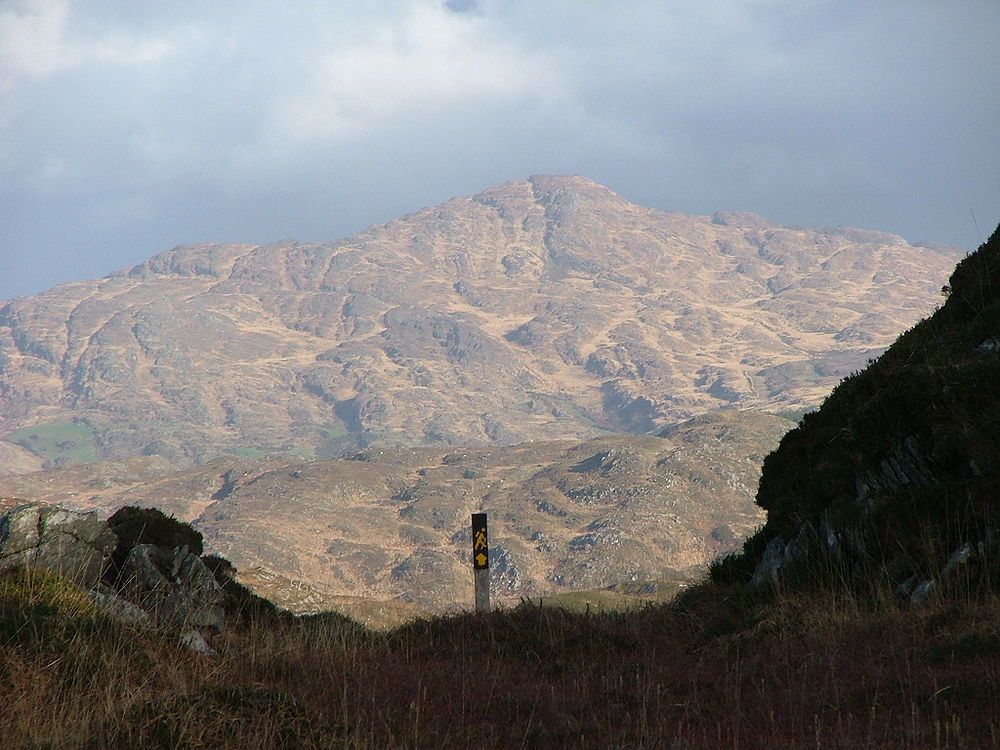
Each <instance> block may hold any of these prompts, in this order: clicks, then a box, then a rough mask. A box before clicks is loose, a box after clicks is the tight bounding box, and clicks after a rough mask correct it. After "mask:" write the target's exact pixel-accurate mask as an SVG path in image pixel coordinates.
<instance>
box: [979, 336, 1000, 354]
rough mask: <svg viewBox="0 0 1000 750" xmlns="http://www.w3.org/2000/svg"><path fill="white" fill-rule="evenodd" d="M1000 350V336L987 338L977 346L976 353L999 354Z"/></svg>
mask: <svg viewBox="0 0 1000 750" xmlns="http://www.w3.org/2000/svg"><path fill="white" fill-rule="evenodd" d="M998 352H1000V338H992V339H986V340H985V341H984V342H983V343H981V344H980V345H979V346H977V347H976V354H980V355H986V354H997V353H998Z"/></svg>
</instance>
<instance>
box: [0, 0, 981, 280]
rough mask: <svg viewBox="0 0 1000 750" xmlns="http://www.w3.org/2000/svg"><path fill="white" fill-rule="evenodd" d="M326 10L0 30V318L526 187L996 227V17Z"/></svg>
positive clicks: (769, 2) (655, 8)
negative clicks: (221, 253)
mask: <svg viewBox="0 0 1000 750" xmlns="http://www.w3.org/2000/svg"><path fill="white" fill-rule="evenodd" d="M330 5H331V6H332V7H329V6H328V5H327V4H314V3H294V2H293V3H287V4H283V5H282V7H281V10H275V6H274V5H273V4H270V3H263V2H250V3H235V2H219V3H213V4H212V5H211V6H204V5H203V4H200V3H194V2H188V1H186V0H185V1H183V2H177V3H171V4H169V5H167V6H163V7H157V8H155V9H152V6H145V5H142V4H125V5H116V6H114V8H111V6H109V5H108V4H106V3H102V2H99V1H98V0H92V2H84V1H81V2H76V3H69V2H65V1H63V2H60V0H46V1H45V2H40V1H30V0H25V1H22V2H19V3H11V4H6V5H0V205H2V206H3V209H2V210H0V298H4V297H9V296H14V295H17V294H23V293H30V292H33V291H37V290H39V289H42V288H44V287H46V286H49V285H51V284H53V283H56V282H58V281H62V280H70V279H75V278H82V277H91V276H96V275H102V274H104V273H106V272H108V271H110V270H112V269H114V268H116V267H120V266H124V265H128V264H131V263H136V262H139V261H141V260H143V259H144V258H145V257H147V256H148V255H150V254H152V253H154V252H157V251H159V250H162V249H164V248H167V247H170V246H172V245H174V244H178V243H182V242H195V241H203V240H208V241H227V240H232V241H249V242H267V241H270V240H273V239H277V238H283V237H297V238H300V239H311V240H323V239H331V238H335V237H338V236H344V235H346V234H350V233H352V232H355V231H357V230H359V229H361V228H363V227H364V226H365V225H367V224H369V223H373V222H381V221H385V220H388V219H390V218H392V217H394V216H396V215H399V214H401V213H404V212H407V211H411V210H414V209H416V208H419V207H421V206H423V205H429V204H432V203H435V202H438V201H440V200H444V199H447V198H448V197H451V196H453V195H458V194H463V193H469V192H475V191H477V190H480V189H482V188H484V187H486V186H488V185H491V184H494V183H497V182H500V181H502V180H505V179H511V178H520V177H524V176H527V175H529V174H533V173H544V172H555V173H576V174H584V175H586V176H589V177H591V178H593V179H596V180H598V181H601V182H604V183H605V184H608V185H610V186H611V187H613V188H614V189H616V190H618V191H619V192H620V193H622V194H623V195H625V196H626V197H628V198H630V199H633V200H636V201H639V202H642V203H645V204H647V205H652V206H657V207H660V208H665V209H670V210H681V211H687V212H693V213H711V212H712V211H715V210H717V209H749V210H753V211H757V212H759V213H762V214H764V215H766V216H769V217H771V218H773V219H775V220H777V221H781V222H784V223H789V224H852V225H856V226H867V227H874V228H879V229H886V230H890V231H895V232H898V233H900V234H902V235H904V236H906V237H907V238H909V239H911V240H917V241H921V240H926V241H933V242H941V243H950V244H956V245H960V246H964V247H967V248H968V247H972V246H974V245H975V244H976V243H977V242H978V240H979V237H978V235H977V233H976V230H975V227H974V225H973V223H972V219H971V215H970V210H972V211H975V213H976V216H977V218H978V220H979V223H980V226H981V228H982V231H983V232H984V233H985V232H987V231H989V230H990V229H992V226H993V225H994V224H995V222H997V221H998V220H1000V169H998V167H1000V164H998V161H1000V156H998V153H997V150H996V147H995V146H996V143H997V142H998V140H1000V138H998V135H1000V126H998V123H1000V94H998V92H1000V80H998V79H1000V66H998V65H997V63H996V61H995V49H994V47H995V45H994V40H995V38H996V37H997V32H998V31H1000V4H996V3H992V2H981V3H978V2H964V3H953V4H948V5H943V4H934V3H923V2H915V3H906V4H901V3H893V2H890V3H854V2H850V3H839V2H837V3H833V2H820V1H818V0H812V1H806V2H801V1H799V0H795V1H793V0H787V1H783V0H758V1H757V2H741V1H737V0H732V2H722V1H721V0H720V1H707V2H704V3H670V4H667V3H662V2H654V1H653V0H648V1H647V0H634V1H633V2H629V3H611V2H606V3H604V2H586V3H584V2H569V1H568V0H566V1H558V2H552V3H537V2H529V1H528V0H508V1H505V2H500V1H499V0H496V1H495V2H490V1H489V0H483V1H482V2H479V3H475V4H473V3H471V2H468V1H467V0H466V1H465V2H462V1H461V0H452V2H448V3H445V4H442V3H441V2H440V0H406V1H405V2H401V1H400V0H382V1H375V2H372V3H366V4H365V7H364V8H363V9H356V8H354V7H352V4H346V3H345V4H330ZM206 7H207V8H208V9H207V10H206ZM470 10H474V11H475V12H469V11H470Z"/></svg>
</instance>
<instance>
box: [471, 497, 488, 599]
mask: <svg viewBox="0 0 1000 750" xmlns="http://www.w3.org/2000/svg"><path fill="white" fill-rule="evenodd" d="M472 569H473V571H474V574H475V579H476V612H489V611H490V541H489V532H488V531H487V527H486V514H485V513H473V514H472Z"/></svg>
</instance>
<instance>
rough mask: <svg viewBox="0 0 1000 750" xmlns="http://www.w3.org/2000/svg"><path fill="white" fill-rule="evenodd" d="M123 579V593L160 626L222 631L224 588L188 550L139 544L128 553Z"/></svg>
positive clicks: (123, 568)
mask: <svg viewBox="0 0 1000 750" xmlns="http://www.w3.org/2000/svg"><path fill="white" fill-rule="evenodd" d="M120 576H121V577H120V582H119V585H120V589H119V590H120V592H121V593H122V594H123V595H124V596H126V597H127V598H128V599H130V600H132V601H133V602H135V603H136V604H138V605H139V606H140V607H142V608H143V609H144V610H146V611H147V612H149V613H150V614H151V615H152V617H153V620H154V622H156V623H157V624H160V625H171V626H180V627H186V628H204V629H208V630H214V631H217V632H218V631H221V630H222V629H223V627H224V624H225V612H224V609H223V598H224V595H223V592H222V588H221V586H219V583H218V582H217V581H216V580H215V576H213V575H212V572H211V571H210V570H209V569H208V568H207V567H206V566H205V563H203V562H202V561H201V558H199V557H198V556H197V555H195V554H193V553H191V552H189V551H188V548H187V546H182V547H172V548H171V547H158V546H155V545H152V544H137V545H135V546H134V547H132V549H131V550H129V553H128V557H127V558H126V560H125V563H124V565H123V567H122V570H121V573H120Z"/></svg>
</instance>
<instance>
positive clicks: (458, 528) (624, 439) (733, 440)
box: [0, 410, 792, 621]
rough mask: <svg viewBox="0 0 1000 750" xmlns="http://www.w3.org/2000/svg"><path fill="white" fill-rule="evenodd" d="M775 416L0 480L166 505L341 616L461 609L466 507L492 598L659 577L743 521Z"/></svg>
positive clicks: (679, 576)
mask: <svg viewBox="0 0 1000 750" xmlns="http://www.w3.org/2000/svg"><path fill="white" fill-rule="evenodd" d="M791 426H792V423H791V422H789V421H787V420H785V419H782V418H780V417H776V416H772V415H768V414H762V413H757V412H753V411H745V412H739V411H734V410H727V411H722V412H718V413H716V414H711V415H706V416H703V417H698V418H696V419H693V420H690V421H689V422H687V423H684V424H682V425H679V426H676V427H672V428H669V429H667V430H665V431H664V432H663V434H662V436H646V437H640V436H630V435H613V436H606V437H600V438H593V439H591V440H587V441H584V442H579V441H574V440H563V441H549V442H536V443H526V444H522V445H517V446H513V447H501V446H490V447H482V448H471V449H469V448H463V449H458V450H456V449H449V448H443V447H430V448H386V449H382V448H369V449H367V450H365V451H363V452H361V453H359V454H357V455H356V456H354V457H352V458H350V459H337V460H327V461H302V460H298V461H295V462H293V463H288V459H287V457H285V458H281V457H271V458H265V459H257V460H249V459H243V460H240V459H234V458H232V457H223V458H217V459H215V460H213V461H210V462H209V463H207V464H205V465H203V466H200V467H197V468H193V469H183V470H177V469H174V468H173V467H171V466H170V464H169V463H168V462H167V461H166V460H164V459H162V458H160V457H144V458H131V459H125V460H122V461H117V462H99V463H95V464H85V465H75V466H69V467H65V468H62V469H57V470H51V471H46V472H40V473H37V474H26V475H22V476H9V477H5V478H0V495H6V496H19V497H23V498H29V499H31V500H33V501H44V502H48V503H58V504H61V505H64V506H68V507H74V508H77V509H91V508H98V509H102V510H104V511H108V512H110V511H112V510H116V509H117V508H119V507H121V506H123V505H143V506H154V507H156V508H159V509H161V510H164V511H167V512H169V513H172V514H174V515H176V516H177V517H178V518H181V519H183V520H186V521H190V522H191V523H192V524H193V525H194V526H195V528H197V529H198V531H200V532H201V533H202V534H203V535H204V537H205V542H206V544H207V545H208V546H209V547H210V548H211V549H212V550H213V551H214V552H218V553H221V554H222V555H224V556H225V557H227V558H228V559H230V560H232V561H233V562H234V563H235V564H236V566H237V567H238V568H239V569H240V570H241V571H242V575H243V578H242V580H244V581H245V582H246V583H248V584H249V585H251V586H253V587H254V588H255V589H257V590H258V591H259V592H261V593H265V594H267V595H268V597H269V598H271V599H272V600H273V601H275V602H276V603H278V604H281V605H282V606H285V607H289V608H292V609H295V610H298V611H315V610H316V609H319V608H336V609H340V610H342V611H347V612H349V613H350V614H352V615H356V613H357V611H358V608H359V607H360V604H361V602H360V601H359V598H360V597H363V598H364V599H366V600H368V601H369V602H370V604H369V606H373V605H371V601H372V600H375V601H383V602H384V601H387V600H392V601H394V602H402V603H404V604H411V605H417V606H419V607H420V608H422V609H424V610H431V611H445V610H451V609H456V608H459V607H462V608H468V607H471V605H472V600H471V595H472V589H471V583H470V582H471V578H470V568H469V556H470V550H469V545H470V541H469V537H470V532H469V521H470V519H469V515H470V513H472V512H474V511H479V510H484V509H485V510H487V511H488V512H489V514H490V539H491V574H492V582H491V585H492V589H493V592H494V597H496V598H497V599H498V600H501V601H513V602H516V601H518V599H519V597H522V596H523V597H538V596H551V595H553V594H558V593H560V592H570V591H580V590H595V589H603V588H606V587H609V586H614V585H616V584H625V583H642V584H646V583H648V584H649V585H648V586H646V590H647V593H652V592H654V591H655V590H656V589H657V587H660V588H663V589H664V590H665V591H667V592H672V591H674V590H676V588H677V587H678V586H680V585H682V584H684V583H687V582H691V581H693V580H695V579H697V578H698V577H700V576H701V575H703V573H704V571H705V569H706V566H707V565H708V563H709V562H710V561H711V560H713V559H714V558H716V557H718V556H720V555H722V554H725V553H727V552H731V551H733V550H734V549H735V548H737V547H738V545H739V543H740V542H741V541H742V540H743V539H744V538H746V537H747V536H748V535H749V534H751V533H752V532H753V531H754V530H755V529H756V528H757V527H758V526H759V525H760V523H761V522H762V520H763V514H762V512H761V511H760V509H759V508H757V507H756V506H755V505H754V503H753V496H754V492H755V490H756V487H757V480H758V478H759V475H760V464H761V462H762V461H763V458H764V454H766V453H767V452H768V451H770V450H771V449H772V448H773V447H774V446H776V445H777V443H778V440H779V439H780V438H781V436H782V435H783V434H784V433H785V432H786V431H787V430H788V428H789V427H791ZM390 614H391V612H390ZM368 621H371V618H369V620H368Z"/></svg>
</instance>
